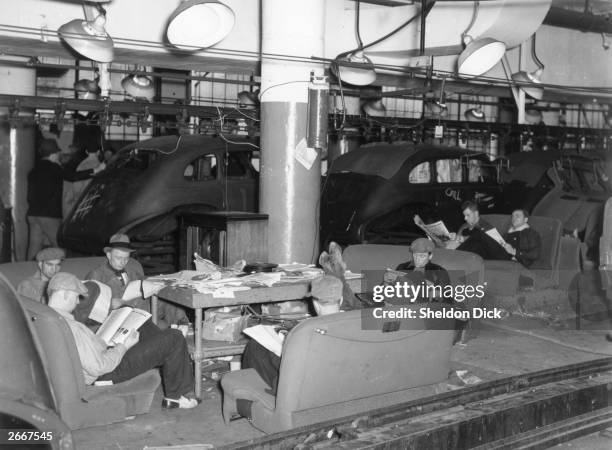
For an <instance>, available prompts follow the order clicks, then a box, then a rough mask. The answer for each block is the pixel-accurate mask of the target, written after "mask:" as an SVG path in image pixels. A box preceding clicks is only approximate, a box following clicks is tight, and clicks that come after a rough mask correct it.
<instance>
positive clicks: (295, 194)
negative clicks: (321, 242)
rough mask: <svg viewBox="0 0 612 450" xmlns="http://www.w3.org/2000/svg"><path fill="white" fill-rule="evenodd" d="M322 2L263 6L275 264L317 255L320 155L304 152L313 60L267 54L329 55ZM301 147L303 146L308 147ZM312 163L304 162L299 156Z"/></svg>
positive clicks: (267, 202) (287, 0) (264, 125)
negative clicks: (288, 58)
mask: <svg viewBox="0 0 612 450" xmlns="http://www.w3.org/2000/svg"><path fill="white" fill-rule="evenodd" d="M324 25H325V1H324V0H309V1H303V0H263V4H262V30H263V31H262V53H263V57H262V63H261V94H260V100H261V168H260V176H261V178H260V194H259V195H260V209H261V212H263V213H265V214H268V215H269V217H270V219H269V225H268V233H269V235H268V250H269V251H268V255H269V260H270V261H273V262H277V263H289V262H293V261H299V262H314V261H315V260H316V259H317V257H318V253H319V250H318V229H319V195H320V184H321V182H320V180H321V156H320V154H318V152H315V151H314V150H313V149H306V150H302V152H300V150H299V148H300V144H302V145H303V147H305V146H306V128H307V121H308V84H309V81H310V73H311V71H314V72H315V73H316V74H322V73H323V67H322V66H321V64H317V63H315V62H301V61H287V60H279V59H272V58H268V57H266V55H267V54H277V55H299V56H303V57H306V58H309V57H310V56H312V55H323V53H324V46H323V43H324V41H323V35H324ZM302 141H303V142H302ZM299 154H302V155H303V156H304V157H305V159H307V160H308V159H309V157H314V158H312V159H313V161H312V164H311V165H310V167H308V164H306V165H304V164H302V163H301V162H300V161H299V160H298V159H297V157H299Z"/></svg>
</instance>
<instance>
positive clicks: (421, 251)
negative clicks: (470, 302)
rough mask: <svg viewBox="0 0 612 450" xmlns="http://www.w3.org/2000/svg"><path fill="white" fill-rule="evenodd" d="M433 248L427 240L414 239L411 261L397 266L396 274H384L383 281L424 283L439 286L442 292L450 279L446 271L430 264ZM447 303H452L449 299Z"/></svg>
mask: <svg viewBox="0 0 612 450" xmlns="http://www.w3.org/2000/svg"><path fill="white" fill-rule="evenodd" d="M434 248H435V245H434V243H433V242H432V241H430V240H429V239H427V238H418V239H415V240H414V241H413V242H412V244H410V252H411V253H412V259H411V260H410V261H407V262H403V263H401V264H399V265H398V266H397V267H396V272H391V273H389V274H385V281H387V282H396V281H400V282H401V281H408V282H410V283H413V284H418V283H419V282H421V281H424V282H426V283H427V284H430V285H434V286H440V287H441V288H442V290H443V289H444V287H445V286H448V285H449V284H450V277H449V275H448V272H447V271H446V269H444V268H443V267H442V266H439V265H438V264H435V263H432V262H431V258H432V257H433V250H434ZM402 273H403V274H402ZM429 300H432V299H429V298H420V299H417V301H429ZM448 303H452V301H451V300H450V299H449V301H448Z"/></svg>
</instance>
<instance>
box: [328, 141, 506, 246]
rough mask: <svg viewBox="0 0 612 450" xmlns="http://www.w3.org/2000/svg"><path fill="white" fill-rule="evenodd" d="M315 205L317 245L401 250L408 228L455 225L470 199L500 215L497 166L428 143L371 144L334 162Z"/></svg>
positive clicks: (410, 234) (415, 231)
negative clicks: (318, 223)
mask: <svg viewBox="0 0 612 450" xmlns="http://www.w3.org/2000/svg"><path fill="white" fill-rule="evenodd" d="M323 189H324V190H323V195H322V200H321V241H322V243H323V244H326V243H327V242H329V241H332V240H333V241H336V242H338V243H340V244H342V245H348V244H354V243H360V242H370V243H394V244H401V243H409V242H411V241H412V240H414V239H415V238H416V237H417V236H422V235H423V232H422V231H421V230H420V229H419V228H418V227H417V226H416V225H415V224H414V215H415V214H419V215H420V216H421V218H422V219H423V220H425V222H432V221H435V220H443V221H444V223H445V224H446V226H447V228H448V229H449V230H450V231H453V230H456V229H457V228H458V227H459V226H460V225H461V223H462V222H463V216H462V214H461V204H462V203H463V202H464V201H466V200H475V201H476V202H478V203H479V205H480V208H481V211H482V212H483V214H484V213H495V212H500V211H501V210H502V209H503V203H502V186H501V184H500V183H499V182H498V176H497V167H496V166H495V165H493V164H492V163H491V162H490V161H489V159H488V157H487V155H485V154H481V153H475V152H471V151H468V150H465V149H461V148H456V147H445V146H437V145H430V144H420V145H414V144H412V143H404V144H382V143H381V144H376V145H372V146H364V147H361V148H360V149H357V150H354V151H351V152H349V153H347V154H345V155H342V156H340V157H338V158H336V159H335V160H334V161H333V163H332V165H331V167H330V169H329V172H328V176H327V179H326V181H325V184H324V188H323Z"/></svg>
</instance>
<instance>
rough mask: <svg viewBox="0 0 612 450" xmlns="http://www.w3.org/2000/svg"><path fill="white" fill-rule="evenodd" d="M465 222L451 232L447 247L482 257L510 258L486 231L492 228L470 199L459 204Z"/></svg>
mask: <svg viewBox="0 0 612 450" xmlns="http://www.w3.org/2000/svg"><path fill="white" fill-rule="evenodd" d="M461 211H462V212H463V218H464V219H465V223H464V224H463V225H461V227H459V230H458V231H457V233H456V234H455V233H451V241H449V243H448V248H456V249H457V250H464V251H466V252H472V253H476V254H477V255H479V256H480V257H481V258H482V259H510V255H508V253H506V251H505V249H504V248H503V247H502V246H501V245H499V244H498V243H497V242H496V241H495V239H493V238H492V237H491V236H489V235H488V234H487V233H486V231H489V230H490V229H492V228H493V226H492V225H491V224H489V223H488V222H486V221H485V220H483V219H481V218H480V212H479V210H478V204H476V203H475V202H472V201H467V202H464V203H463V204H462V205H461Z"/></svg>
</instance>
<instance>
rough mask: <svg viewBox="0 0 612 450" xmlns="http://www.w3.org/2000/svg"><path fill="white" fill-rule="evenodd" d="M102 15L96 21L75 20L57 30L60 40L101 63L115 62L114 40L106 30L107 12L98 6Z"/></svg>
mask: <svg viewBox="0 0 612 450" xmlns="http://www.w3.org/2000/svg"><path fill="white" fill-rule="evenodd" d="M98 10H99V11H100V14H99V15H98V17H96V18H95V19H94V20H90V21H88V20H81V19H74V20H71V21H70V22H68V23H65V24H64V25H62V26H61V27H59V29H58V30H57V33H58V34H59V36H60V38H62V39H63V40H64V42H66V44H68V45H69V46H70V47H71V48H72V49H73V50H74V51H76V52H77V53H79V54H81V55H83V56H84V57H86V58H89V59H91V60H93V61H97V62H100V63H109V62H111V61H112V60H113V56H114V48H113V40H112V39H111V37H110V36H109V35H108V33H107V32H106V30H105V29H104V24H105V23H106V11H105V10H104V8H102V7H101V6H100V5H98Z"/></svg>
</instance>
